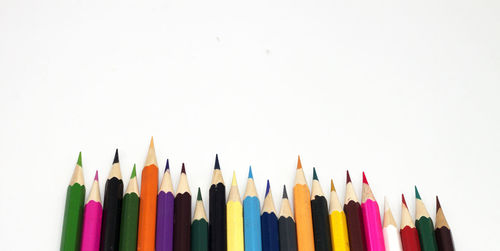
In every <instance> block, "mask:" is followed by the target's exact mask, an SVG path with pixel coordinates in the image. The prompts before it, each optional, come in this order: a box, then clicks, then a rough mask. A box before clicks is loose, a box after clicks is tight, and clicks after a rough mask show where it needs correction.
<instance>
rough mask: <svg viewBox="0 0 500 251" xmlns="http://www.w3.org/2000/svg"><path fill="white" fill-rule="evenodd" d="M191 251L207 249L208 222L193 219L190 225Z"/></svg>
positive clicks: (205, 250)
mask: <svg viewBox="0 0 500 251" xmlns="http://www.w3.org/2000/svg"><path fill="white" fill-rule="evenodd" d="M191 251H208V222H207V221H206V220H205V219H200V220H194V221H193V224H192V225H191Z"/></svg>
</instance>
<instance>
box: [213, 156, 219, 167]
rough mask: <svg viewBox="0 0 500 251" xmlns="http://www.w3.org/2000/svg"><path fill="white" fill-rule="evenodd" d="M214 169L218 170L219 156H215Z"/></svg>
mask: <svg viewBox="0 0 500 251" xmlns="http://www.w3.org/2000/svg"><path fill="white" fill-rule="evenodd" d="M214 169H219V170H220V165H219V155H218V154H215V166H214Z"/></svg>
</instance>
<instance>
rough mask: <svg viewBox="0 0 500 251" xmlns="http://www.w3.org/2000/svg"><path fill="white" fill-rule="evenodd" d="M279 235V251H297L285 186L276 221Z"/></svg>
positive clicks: (294, 229)
mask: <svg viewBox="0 0 500 251" xmlns="http://www.w3.org/2000/svg"><path fill="white" fill-rule="evenodd" d="M278 225H279V234H280V251H297V232H296V228H295V220H294V219H293V214H292V208H291V207H290V201H288V194H287V192H286V186H283V196H282V199H281V209H280V218H279V219H278Z"/></svg>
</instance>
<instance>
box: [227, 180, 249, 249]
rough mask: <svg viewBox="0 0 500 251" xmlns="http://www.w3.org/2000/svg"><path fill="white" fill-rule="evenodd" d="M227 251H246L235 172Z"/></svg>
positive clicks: (228, 217)
mask: <svg viewBox="0 0 500 251" xmlns="http://www.w3.org/2000/svg"><path fill="white" fill-rule="evenodd" d="M226 210H227V251H244V250H245V242H244V239H243V205H242V204H241V197H240V192H239V190H238V184H237V183H236V174H235V173H234V172H233V181H232V182H231V190H230V191H229V196H228V199H227V206H226Z"/></svg>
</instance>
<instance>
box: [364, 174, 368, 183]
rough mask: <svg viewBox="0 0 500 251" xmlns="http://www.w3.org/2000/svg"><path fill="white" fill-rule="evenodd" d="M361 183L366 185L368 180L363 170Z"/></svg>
mask: <svg viewBox="0 0 500 251" xmlns="http://www.w3.org/2000/svg"><path fill="white" fill-rule="evenodd" d="M363 183H365V184H367V185H368V180H367V179H366V175H365V172H363Z"/></svg>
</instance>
